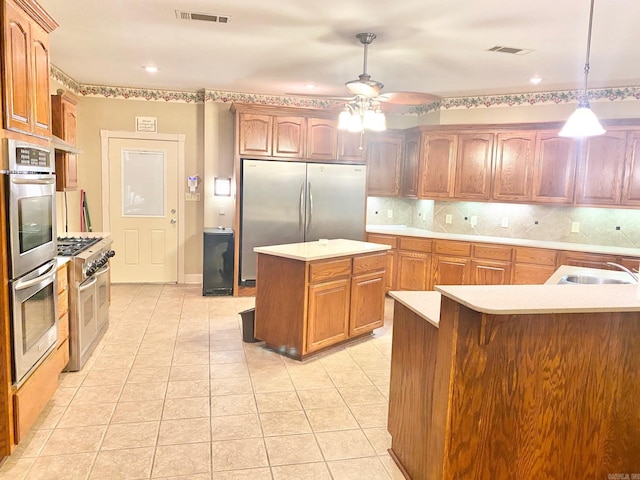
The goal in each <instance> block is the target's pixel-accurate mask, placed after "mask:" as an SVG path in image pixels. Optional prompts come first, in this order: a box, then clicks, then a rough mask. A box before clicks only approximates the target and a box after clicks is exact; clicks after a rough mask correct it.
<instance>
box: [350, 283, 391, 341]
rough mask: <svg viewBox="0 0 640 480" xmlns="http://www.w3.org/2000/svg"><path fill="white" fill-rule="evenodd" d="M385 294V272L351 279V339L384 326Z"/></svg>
mask: <svg viewBox="0 0 640 480" xmlns="http://www.w3.org/2000/svg"><path fill="white" fill-rule="evenodd" d="M384 293H385V292H384V273H383V272H374V273H368V274H365V275H357V276H354V277H353V278H352V279H351V315H350V321H349V336H350V337H354V336H356V335H362V334H363V333H367V332H370V331H371V330H373V329H374V328H378V327H381V326H382V325H383V324H384Z"/></svg>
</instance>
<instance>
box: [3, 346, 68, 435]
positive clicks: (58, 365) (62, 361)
mask: <svg viewBox="0 0 640 480" xmlns="http://www.w3.org/2000/svg"><path fill="white" fill-rule="evenodd" d="M68 361H69V343H68V342H65V343H63V344H62V345H61V346H60V348H58V349H57V350H55V351H54V352H53V353H52V354H50V355H49V357H48V358H47V359H46V360H45V361H44V362H43V363H42V364H41V365H40V366H39V367H38V368H36V370H35V371H34V372H33V374H32V375H31V377H29V379H28V380H27V381H26V382H25V383H24V385H22V386H21V387H20V388H19V389H18V390H17V391H16V392H15V394H14V395H13V409H14V418H13V419H14V427H15V441H16V444H18V443H20V441H22V440H23V439H24V437H25V435H26V434H27V432H28V431H29V429H30V428H31V427H32V426H33V424H34V423H35V421H36V419H37V418H38V415H40V412H42V410H43V409H44V407H45V405H46V404H47V402H48V401H49V400H50V399H51V397H53V394H54V393H55V391H56V389H57V388H58V375H59V374H60V372H61V371H62V369H63V368H64V367H65V365H66V364H67V362H68Z"/></svg>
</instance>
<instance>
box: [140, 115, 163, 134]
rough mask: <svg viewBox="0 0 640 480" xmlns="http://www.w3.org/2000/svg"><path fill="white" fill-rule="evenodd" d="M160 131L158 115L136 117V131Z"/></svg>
mask: <svg viewBox="0 0 640 480" xmlns="http://www.w3.org/2000/svg"><path fill="white" fill-rule="evenodd" d="M157 131H158V117H136V132H152V133H157Z"/></svg>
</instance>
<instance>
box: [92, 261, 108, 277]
mask: <svg viewBox="0 0 640 480" xmlns="http://www.w3.org/2000/svg"><path fill="white" fill-rule="evenodd" d="M110 269H111V267H109V264H107V265H105V266H104V267H102V268H101V269H100V270H98V271H97V272H96V273H94V275H95V276H96V277H101V276H102V275H104V274H105V273H107V272H108V271H109V270H110Z"/></svg>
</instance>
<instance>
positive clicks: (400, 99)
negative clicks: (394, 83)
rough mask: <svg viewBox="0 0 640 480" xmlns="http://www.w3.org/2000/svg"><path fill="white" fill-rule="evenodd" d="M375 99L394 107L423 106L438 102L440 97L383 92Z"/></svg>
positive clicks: (427, 94)
mask: <svg viewBox="0 0 640 480" xmlns="http://www.w3.org/2000/svg"><path fill="white" fill-rule="evenodd" d="M377 99H378V100H380V101H382V102H385V103H392V104H396V105H425V104H427V103H432V102H435V101H436V100H440V97H438V96H437V95H432V94H430V93H420V92H390V93H386V92H385V93H383V94H382V95H380V96H378V97H377Z"/></svg>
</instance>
